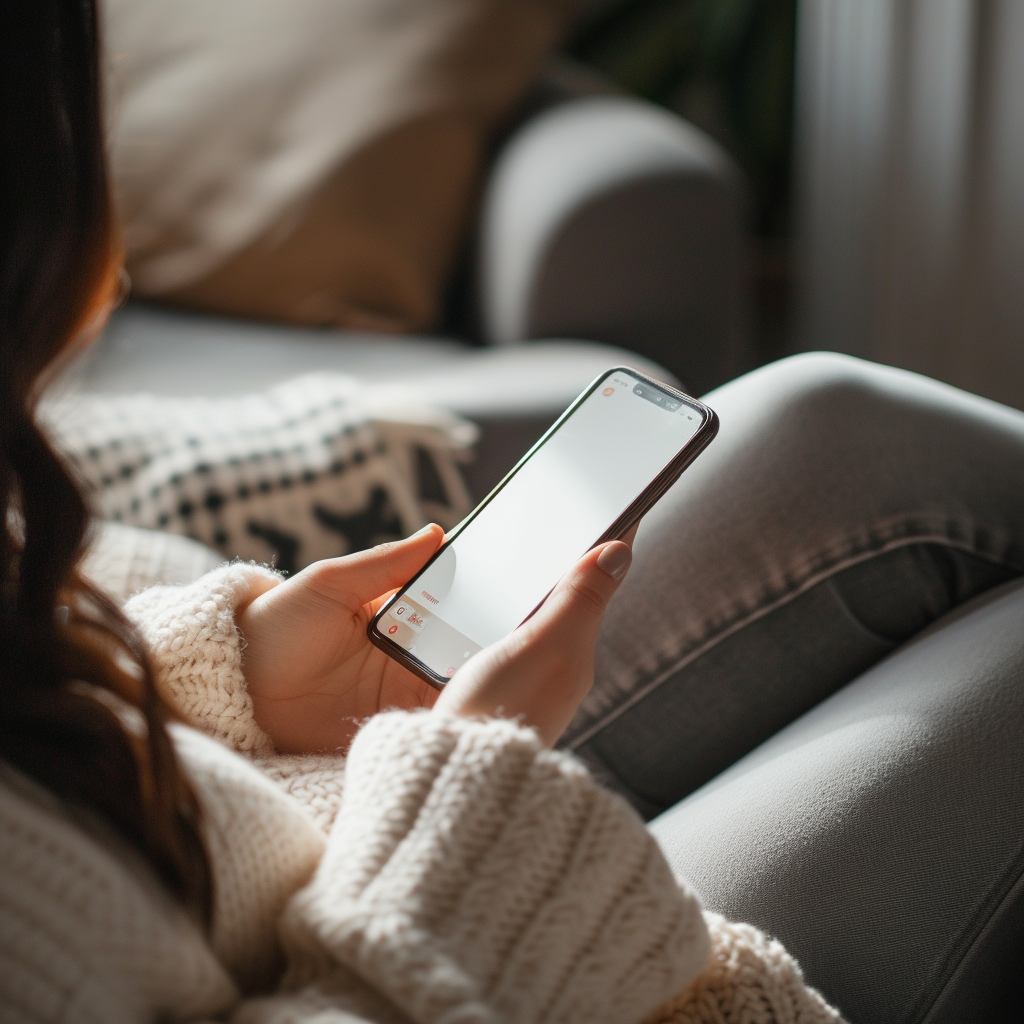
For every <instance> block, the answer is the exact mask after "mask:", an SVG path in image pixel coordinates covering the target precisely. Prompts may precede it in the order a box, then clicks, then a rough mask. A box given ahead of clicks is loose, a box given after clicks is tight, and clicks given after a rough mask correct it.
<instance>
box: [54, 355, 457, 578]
mask: <svg viewBox="0 0 1024 1024" xmlns="http://www.w3.org/2000/svg"><path fill="white" fill-rule="evenodd" d="M43 415H44V419H45V421H46V422H47V423H48V424H49V427H50V430H51V432H52V433H53V435H54V436H55V440H56V442H57V444H58V446H59V447H60V448H61V450H62V451H64V452H65V454H66V456H67V457H68V458H69V460H70V461H71V462H72V464H73V465H74V467H75V469H76V471H77V473H78V475H79V477H80V478H81V480H82V481H83V483H84V485H85V487H86V489H87V491H88V492H89V494H90V495H91V498H92V501H93V505H94V510H95V511H96V513H97V514H98V515H99V516H100V517H101V518H104V519H110V520H114V521H115V522H121V523H127V524H129V525H132V526H142V527H148V528H150V529H155V530H165V531H168V532H171V533H179V534H184V535H186V536H189V537H193V538H195V539H196V540H200V541H202V542H203V543H205V544H208V545H210V546H211V547H214V548H216V549H218V550H219V551H221V552H222V553H223V554H224V555H225V556H227V557H240V558H244V559H255V560H257V561H273V562H275V564H276V565H277V566H278V568H280V569H282V570H284V571H286V572H295V571H296V570H298V569H301V568H302V567H303V566H305V565H308V564H309V563H310V562H313V561H316V560H318V559H320V558H330V557H334V556H336V555H341V554H346V553H348V552H351V551H358V550H360V549H362V548H366V547H369V546H371V545H373V544H377V543H380V542H381V541H383V540H388V539H394V538H397V537H401V536H405V535H407V534H409V533H411V532H413V531H414V530H416V529H418V528H419V527H420V526H422V525H423V524H424V523H426V522H429V521H434V522H438V523H440V524H441V525H442V526H444V527H445V528H446V529H447V528H450V527H451V526H454V525H455V524H456V523H457V522H458V521H459V520H460V519H462V518H463V517H464V516H465V515H466V513H467V512H468V511H469V509H470V506H471V502H470V498H469V495H468V493H467V491H466V488H465V485H464V483H463V481H462V476H461V473H460V470H459V465H460V463H462V462H465V461H466V460H467V459H468V458H469V457H470V456H471V451H472V443H473V441H474V440H475V437H476V429H475V427H473V426H472V425H471V424H469V423H466V422H465V421H464V420H460V419H458V418H456V417H454V416H451V415H449V414H447V413H443V412H440V411H438V410H435V409H431V408H429V407H426V406H422V405H420V404H419V403H418V402H417V401H416V400H415V399H414V398H413V397H412V396H409V395H408V394H403V393H398V392H395V391H391V390H388V389H382V388H368V387H366V386H365V385H361V384H360V383H359V382H357V381H355V380H352V379H350V378H346V377H341V376H337V375H330V374H313V375H309V376H305V377H300V378H297V379H295V380H292V381H289V382H287V383H285V384H281V385H279V386H278V387H276V388H273V389H272V390H270V391H267V392H263V393H261V394H255V395H244V396H237V397H236V396H227V397H222V398H197V397H192V398H182V397H167V396H156V395H145V394H131V395H101V394H89V393H73V394H70V395H67V396H64V397H62V398H60V399H58V400H55V401H51V402H49V403H48V404H47V405H46V407H45V408H44V410H43Z"/></svg>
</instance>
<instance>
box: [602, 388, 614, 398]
mask: <svg viewBox="0 0 1024 1024" xmlns="http://www.w3.org/2000/svg"><path fill="white" fill-rule="evenodd" d="M601 394H602V395H604V396H605V398H607V397H608V396H609V395H614V394H615V388H605V389H604V391H602V392H601Z"/></svg>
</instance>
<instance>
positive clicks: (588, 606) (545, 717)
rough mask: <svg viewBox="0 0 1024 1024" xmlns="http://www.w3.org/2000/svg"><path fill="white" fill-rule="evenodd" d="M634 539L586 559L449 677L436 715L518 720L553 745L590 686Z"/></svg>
mask: <svg viewBox="0 0 1024 1024" xmlns="http://www.w3.org/2000/svg"><path fill="white" fill-rule="evenodd" d="M634 533H635V530H634V531H632V532H631V533H630V534H629V536H628V537H627V538H626V542H623V541H618V540H615V541H609V542H608V543H606V544H602V545H601V546H600V547H597V548H594V549H593V550H592V551H589V552H587V554H586V555H584V556H583V558H581V559H580V560H579V561H578V562H577V563H576V565H575V566H574V567H573V568H572V569H571V570H570V571H569V572H568V573H566V574H565V576H564V577H563V578H562V580H561V581H560V582H559V584H558V586H556V587H555V589H554V590H553V591H552V592H551V594H550V595H549V597H548V599H547V600H546V601H545V602H544V604H543V605H541V607H540V608H539V609H538V611H537V613H536V614H535V615H534V616H533V618H531V619H530V620H529V621H527V622H524V623H523V625H521V626H520V627H519V628H518V629H517V630H516V631H515V632H514V633H511V634H509V636H507V637H505V639H504V640H499V641H498V643H496V644H492V645H491V646H490V647H487V648H485V649H484V650H482V651H480V652H479V653H478V654H476V655H474V657H472V658H471V659H470V660H469V661H467V662H466V664H465V665H463V666H462V667H461V668H460V669H459V671H458V672H456V673H455V675H454V676H452V679H451V681H450V682H449V683H448V685H447V686H446V687H445V688H444V690H443V691H442V692H441V695H440V697H439V698H438V700H437V703H436V704H435V705H434V707H435V709H436V710H438V711H441V710H444V711H447V712H449V713H452V714H457V715H470V716H476V715H481V716H492V717H493V716H500V717H503V718H518V719H520V720H521V721H522V722H524V724H526V725H530V726H533V728H534V729H536V730H537V732H538V733H539V734H540V738H541V740H542V741H543V742H544V743H545V744H547V745H548V746H549V747H550V746H554V743H555V741H556V740H557V739H558V737H559V736H561V735H562V733H563V732H564V731H565V728H566V726H568V724H569V721H570V720H571V719H572V716H573V714H574V713H575V711H576V709H577V708H578V707H579V705H580V701H582V700H583V698H584V697H585V696H586V695H587V693H588V692H589V690H590V688H591V686H593V683H594V644H595V643H596V641H597V632H598V629H599V628H600V626H601V619H602V617H603V616H604V610H605V608H606V607H607V606H608V602H609V601H610V600H611V598H612V595H613V594H614V593H615V591H616V590H617V589H618V586H619V584H620V583H621V582H622V578H623V577H624V576H625V575H626V571H627V570H628V569H629V564H630V561H631V559H632V551H631V550H630V544H631V543H632V540H633V535H634Z"/></svg>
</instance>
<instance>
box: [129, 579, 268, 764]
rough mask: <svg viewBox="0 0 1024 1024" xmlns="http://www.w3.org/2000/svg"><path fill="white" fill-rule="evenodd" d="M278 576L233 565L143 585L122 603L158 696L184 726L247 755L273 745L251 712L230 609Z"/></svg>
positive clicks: (240, 649)
mask: <svg viewBox="0 0 1024 1024" xmlns="http://www.w3.org/2000/svg"><path fill="white" fill-rule="evenodd" d="M280 580H281V577H280V576H279V575H278V574H277V573H275V572H273V571H272V570H271V569H267V568H264V567H262V566H259V565H255V564H245V563H241V562H233V563H231V564H228V565H223V566H221V567H220V568H219V569H214V571H213V572H210V573H207V574H206V575H205V576H203V577H202V578H201V579H198V580H196V581H195V582H194V583H189V584H186V585H184V586H161V587H150V589H149V590H144V591H142V593H140V594H136V595H135V597H133V598H132V599H131V600H130V601H128V602H127V603H126V604H125V606H124V611H125V614H126V615H127V616H128V617H129V618H130V619H131V620H132V621H133V622H134V623H135V625H136V626H137V627H138V629H139V630H140V632H141V633H142V636H143V638H144V639H145V641H146V642H147V645H148V647H149V652H150V658H151V661H152V664H153V669H154V673H155V676H156V685H157V688H158V689H159V691H160V695H161V696H162V697H163V698H164V700H165V701H167V703H168V704H169V705H170V706H171V707H172V708H174V710H175V711H177V712H178V714H180V715H181V717H182V718H183V719H184V721H186V722H187V723H188V724H189V725H192V726H194V727H195V728H197V729H200V730H201V731H203V732H205V733H207V734H208V735H211V736H214V737H216V738H217V739H219V740H221V742H223V743H226V744H227V745H228V746H230V747H233V748H234V749H235V750H237V751H239V752H240V753H244V754H248V755H250V756H252V755H258V754H267V753H269V752H271V751H272V750H273V744H272V743H271V740H270V737H269V736H267V734H266V733H265V732H264V731H263V730H262V729H261V728H260V727H259V726H258V725H257V724H256V719H255V718H254V716H253V707H252V698H251V697H250V696H249V692H248V690H247V689H246V685H245V677H244V675H243V674H242V648H243V643H242V638H241V637H240V636H239V633H238V630H237V628H236V627H235V609H236V608H237V607H238V606H239V605H240V604H242V603H243V602H244V601H247V600H248V599H249V597H250V595H251V594H252V591H253V588H254V587H259V589H261V590H265V589H267V587H268V586H275V585H276V584H277V583H279V582H280Z"/></svg>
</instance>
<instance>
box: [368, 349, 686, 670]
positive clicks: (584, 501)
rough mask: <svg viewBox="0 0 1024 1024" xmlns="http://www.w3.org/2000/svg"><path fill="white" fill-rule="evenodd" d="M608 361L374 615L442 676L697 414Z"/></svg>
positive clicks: (553, 579)
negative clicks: (583, 393)
mask: <svg viewBox="0 0 1024 1024" xmlns="http://www.w3.org/2000/svg"><path fill="white" fill-rule="evenodd" d="M703 419H704V418H703V414H702V412H701V410H700V409H699V408H697V407H696V406H692V405H689V404H688V403H686V402H682V401H680V399H679V398H678V397H676V396H675V395H673V394H672V393H671V392H668V391H663V390H662V389H661V388H658V387H655V386H654V385H652V384H651V383H649V382H647V381H645V380H641V379H640V378H638V377H635V376H633V375H632V374H631V373H629V372H628V371H626V370H621V369H619V370H612V371H610V372H609V373H608V374H606V375H604V376H603V377H602V378H600V379H599V380H598V381H597V383H596V384H594V385H592V387H591V389H590V391H589V394H587V395H586V397H585V398H584V399H583V400H582V402H581V403H580V404H579V405H578V406H577V407H576V409H575V410H574V411H573V412H572V413H571V415H569V416H568V417H567V418H565V419H564V420H563V421H562V423H561V424H560V425H559V426H558V427H557V429H556V430H555V431H554V432H553V433H552V434H551V435H550V436H549V437H548V438H547V440H546V441H544V442H543V444H541V445H540V447H539V448H537V449H536V450H535V451H534V452H533V453H532V455H530V456H529V457H528V458H527V459H526V460H525V461H524V462H522V463H520V465H519V467H518V468H517V469H516V470H515V472H514V473H513V475H512V476H511V477H510V478H509V479H508V480H506V482H505V484H504V485H503V486H502V487H501V488H500V489H499V490H498V491H497V493H495V494H493V495H492V496H491V498H490V499H489V500H488V501H487V502H485V504H484V505H483V506H481V507H480V508H479V509H478V510H477V511H476V513H474V514H473V515H472V516H471V517H470V518H469V519H468V520H466V521H465V522H464V523H463V524H462V526H461V527H459V528H458V530H457V531H456V533H455V536H454V539H453V540H451V541H450V542H449V543H448V544H447V546H446V547H445V548H444V549H443V550H442V552H441V554H440V555H439V556H438V557H437V558H435V560H434V561H433V562H431V563H430V564H429V565H428V566H427V568H426V569H424V570H423V572H422V573H421V574H420V575H419V576H418V577H416V579H414V580H413V581H412V582H411V583H410V584H409V585H408V587H406V588H405V590H404V591H403V592H402V593H400V594H399V595H398V599H397V600H395V601H394V602H393V603H392V604H391V606H390V607H389V608H388V610H387V612H386V613H385V614H384V615H382V616H381V618H380V619H379V620H378V622H377V626H376V628H377V630H378V632H379V633H380V634H381V635H382V636H387V637H390V639H392V640H393V641H395V642H396V643H398V644H399V645H400V646H401V647H403V648H405V650H407V651H408V652H409V653H410V654H412V655H413V656H414V657H415V658H416V659H418V660H419V661H420V662H421V663H423V664H424V665H425V666H426V667H427V668H429V669H430V670H431V671H433V672H434V673H435V674H436V675H438V676H442V677H446V676H451V675H453V674H454V673H455V671H456V670H457V669H458V667H459V666H460V665H461V664H462V663H463V662H465V661H466V659H467V658H469V657H471V656H472V655H473V654H475V653H476V652H477V651H479V650H480V649H481V648H482V647H486V646H487V645H489V644H492V643H494V642H495V641H496V640H500V639H501V638H502V637H503V636H506V635H507V634H508V633H510V632H512V630H514V629H515V628H516V626H518V625H519V624H520V623H521V622H522V621H523V620H524V619H525V618H526V617H527V616H528V615H529V614H530V612H532V611H533V609H534V608H535V607H536V606H537V605H538V604H539V603H540V601H542V600H543V598H544V597H545V595H546V594H547V593H548V592H549V591H550V590H551V588H552V587H553V586H554V585H555V584H556V583H557V582H558V580H559V579H560V578H561V576H562V575H563V574H564V573H565V572H566V571H567V570H568V569H569V568H570V567H571V566H572V565H573V564H574V563H575V562H576V560H577V559H579V558H580V557H581V556H582V555H583V554H584V553H585V552H586V551H588V550H589V549H590V548H591V547H593V545H594V544H595V543H596V542H597V540H598V538H600V537H601V535H602V534H603V533H604V532H605V531H606V530H607V529H608V527H609V526H611V524H612V523H613V522H614V521H615V520H616V519H617V518H618V517H619V516H620V515H621V514H622V513H623V512H624V511H625V510H626V509H627V508H628V507H629V506H630V505H631V504H632V503H633V501H634V500H635V499H636V498H637V497H638V496H639V495H640V493H641V492H642V491H643V490H644V488H646V487H647V485H648V484H650V483H651V481H652V480H653V479H654V478H655V477H656V476H657V475H658V473H659V472H660V471H661V470H662V469H664V468H665V466H667V465H668V463H669V462H671V461H672V459H673V458H674V457H675V456H676V455H677V454H678V453H679V451H680V449H681V448H682V447H683V446H684V445H685V444H686V443H687V441H689V440H690V438H691V437H692V436H693V435H694V433H696V431H697V430H698V429H699V428H700V426H701V425H702V423H703Z"/></svg>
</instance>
